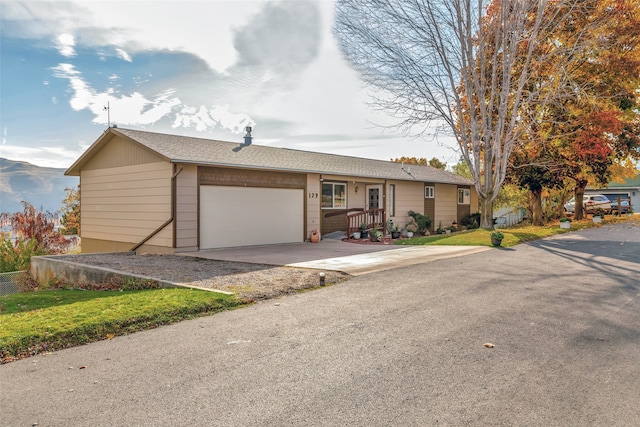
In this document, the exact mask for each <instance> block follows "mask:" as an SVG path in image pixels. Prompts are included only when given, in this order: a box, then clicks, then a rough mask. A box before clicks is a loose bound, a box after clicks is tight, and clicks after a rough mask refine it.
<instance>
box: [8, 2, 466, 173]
mask: <svg viewBox="0 0 640 427" xmlns="http://www.w3.org/2000/svg"><path fill="white" fill-rule="evenodd" d="M0 8H1V9H0V36H1V41H0V43H1V44H0V54H1V57H0V94H1V95H0V96H1V99H0V132H1V133H2V140H1V143H0V157H5V158H8V159H11V160H24V161H28V162H30V163H33V164H37V165H40V166H52V167H68V166H70V165H71V164H72V163H73V161H75V159H77V158H78V157H79V156H80V154H81V153H82V152H83V151H84V150H85V149H86V148H87V147H88V146H89V145H90V144H91V143H93V142H94V141H95V140H96V139H97V138H98V137H99V136H100V134H101V133H102V132H103V131H104V130H105V129H106V127H107V123H108V115H107V111H106V110H105V108H104V107H105V106H107V105H109V107H110V109H109V116H110V120H111V123H112V124H113V123H115V124H117V125H118V126H120V127H127V128H133V129H143V130H149V131H153V132H167V133H174V134H180V135H192V136H198V137H203V138H212V139H220V140H225V141H238V142H242V136H243V135H244V128H245V126H247V125H252V126H253V127H254V132H253V135H254V143H255V144H264V145H272V146H277V147H288V148H294V149H301V150H309V151H319V152H327V153H335V154H343V155H351V156H361V157H368V158H376V159H383V160H389V159H390V158H391V157H401V156H410V157H411V156H416V157H427V158H431V157H434V156H435V157H438V158H439V159H440V160H443V161H445V162H447V163H455V162H456V161H457V159H458V155H457V153H456V152H455V151H454V150H453V149H452V148H450V147H451V146H454V145H455V143H452V142H451V140H449V139H447V138H444V139H442V138H441V139H440V140H439V141H438V140H430V139H428V138H427V139H425V138H417V139H412V138H408V137H405V136H403V135H402V134H400V133H397V132H393V131H392V130H390V129H388V128H385V127H381V126H380V125H382V126H388V125H391V124H392V122H391V121H390V119H389V118H388V117H387V116H385V115H382V114H381V113H376V112H374V111H373V110H371V109H370V108H369V107H368V106H367V105H366V101H367V90H366V89H364V88H363V87H362V84H361V82H360V81H359V80H358V78H357V75H356V74H355V72H354V71H353V70H351V69H350V68H349V66H348V65H347V63H346V62H345V61H344V60H343V59H342V57H341V55H340V53H339V51H338V49H337V47H336V44H335V41H334V39H333V36H332V34H331V27H332V25H333V2H332V1H329V0H321V1H303V0H298V1H270V0H256V1H242V0H241V1H238V0H235V1H223V0H210V1H203V0H200V1H188V0H187V1H163V0H160V1H118V0H115V1H114V0H111V1H92V0H85V1H71V2H57V1H37V2H28V1H27V2H20V1H14V0H0Z"/></svg>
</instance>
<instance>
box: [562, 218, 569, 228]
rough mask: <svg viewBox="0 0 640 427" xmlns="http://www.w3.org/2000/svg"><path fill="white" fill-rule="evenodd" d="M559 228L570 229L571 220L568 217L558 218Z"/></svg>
mask: <svg viewBox="0 0 640 427" xmlns="http://www.w3.org/2000/svg"><path fill="white" fill-rule="evenodd" d="M560 228H566V229H570V228H571V220H570V219H569V218H567V217H562V218H560Z"/></svg>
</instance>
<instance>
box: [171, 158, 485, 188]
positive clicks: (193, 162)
mask: <svg viewBox="0 0 640 427" xmlns="http://www.w3.org/2000/svg"><path fill="white" fill-rule="evenodd" d="M169 161H170V162H171V163H176V164H178V163H182V164H191V165H198V166H219V167H225V168H240V169H252V170H268V171H279V172H291V173H315V174H320V175H322V174H325V175H344V176H350V177H356V178H372V179H390V180H394V181H408V182H433V183H438V184H460V185H473V182H472V181H468V182H455V181H454V180H444V179H419V178H415V177H411V179H408V178H400V177H395V176H382V175H369V174H358V173H351V172H340V171H327V170H311V169H294V168H283V167H269V166H258V165H245V164H237V163H222V162H203V161H198V160H185V159H169ZM463 180H465V181H466V178H463Z"/></svg>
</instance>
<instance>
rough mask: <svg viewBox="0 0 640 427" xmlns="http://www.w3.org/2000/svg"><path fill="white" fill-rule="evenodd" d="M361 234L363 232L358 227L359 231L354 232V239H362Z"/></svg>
mask: <svg viewBox="0 0 640 427" xmlns="http://www.w3.org/2000/svg"><path fill="white" fill-rule="evenodd" d="M361 234H362V232H361V231H360V230H359V229H358V231H354V232H353V234H352V236H353V238H354V239H356V240H358V239H360V237H361V236H360V235H361Z"/></svg>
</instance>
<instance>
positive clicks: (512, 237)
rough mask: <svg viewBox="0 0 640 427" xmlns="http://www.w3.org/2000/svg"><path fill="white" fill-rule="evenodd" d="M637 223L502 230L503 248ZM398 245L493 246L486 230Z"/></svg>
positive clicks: (609, 221)
mask: <svg viewBox="0 0 640 427" xmlns="http://www.w3.org/2000/svg"><path fill="white" fill-rule="evenodd" d="M627 221H631V222H636V223H640V218H638V216H634V217H631V218H629V217H621V218H617V217H613V216H607V217H606V218H605V219H604V220H603V222H602V223H601V224H594V223H593V221H592V220H591V218H589V219H585V220H582V221H572V222H571V229H570V230H566V229H561V228H560V225H559V223H555V224H550V225H546V226H544V227H534V226H531V225H528V226H514V227H508V228H501V229H500V231H501V232H502V233H503V234H504V239H503V240H502V246H505V247H509V246H514V245H517V244H518V243H522V242H526V241H530V240H536V239H541V238H543V237H548V236H552V235H554V234H561V233H567V232H570V231H574V230H581V229H584V228H593V227H601V226H602V225H606V224H613V223H618V222H627ZM395 244H396V245H450V246H491V231H488V230H484V229H476V230H467V231H459V232H456V233H451V234H436V235H432V236H426V237H414V238H412V239H402V240H397V241H396V242H395Z"/></svg>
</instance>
